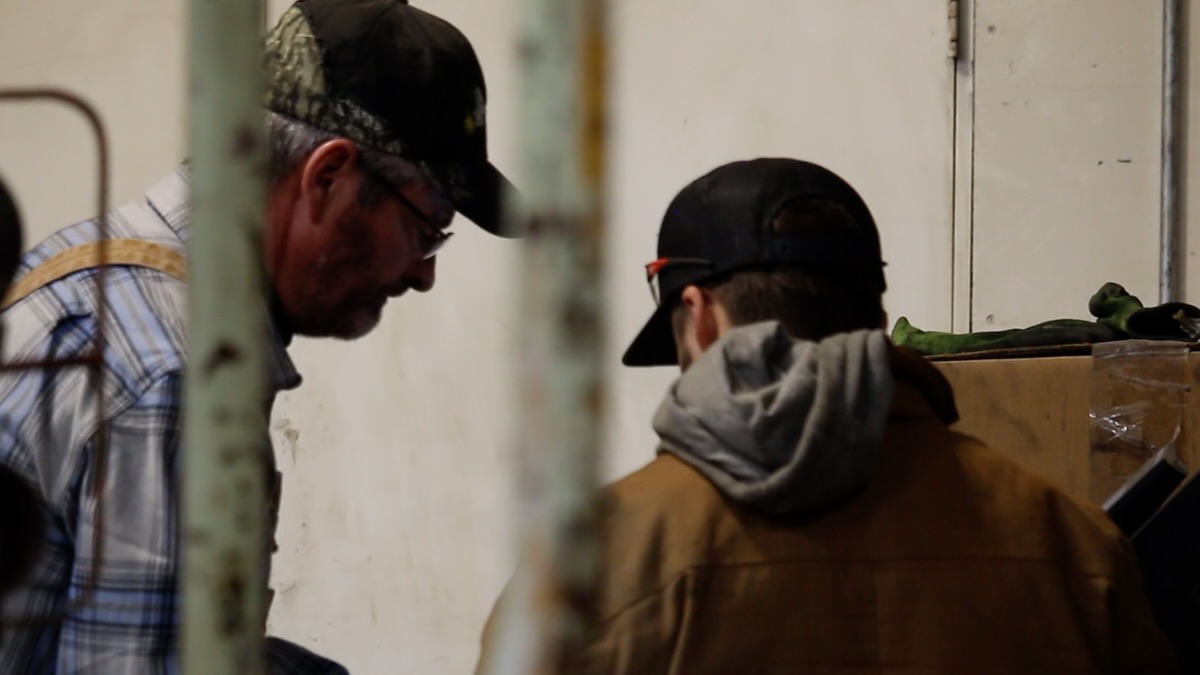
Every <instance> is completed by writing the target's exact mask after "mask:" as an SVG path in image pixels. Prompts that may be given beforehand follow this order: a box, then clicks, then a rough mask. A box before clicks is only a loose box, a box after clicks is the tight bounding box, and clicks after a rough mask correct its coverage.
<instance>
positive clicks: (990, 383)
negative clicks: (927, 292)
mask: <svg viewBox="0 0 1200 675" xmlns="http://www.w3.org/2000/svg"><path fill="white" fill-rule="evenodd" d="M1126 344H1133V343H1126ZM1143 344H1144V343H1143ZM1123 346H1124V345H1121V344H1120V343H1112V344H1111V345H1109V346H1106V347H1104V348H1103V349H1108V350H1111V349H1114V348H1118V349H1119V348H1122V347H1123ZM1176 346H1177V347H1179V348H1180V352H1178V358H1177V359H1174V360H1173V361H1170V360H1168V362H1163V361H1155V360H1153V359H1151V360H1148V361H1147V360H1143V361H1141V362H1127V363H1125V365H1124V366H1123V368H1124V370H1123V372H1120V373H1116V374H1114V371H1113V369H1112V367H1111V366H1112V365H1113V363H1112V362H1111V361H1109V360H1106V359H1105V358H1103V357H1102V355H1101V356H1097V357H1093V356H1092V355H1091V354H1090V353H1086V352H1088V351H1090V348H1088V347H1087V346H1074V347H1073V348H1059V349H1055V350H1040V353H1041V354H1042V355H1040V356H1039V355H1031V354H1036V353H1038V351H1023V352H1021V353H1019V354H1013V353H1008V354H1003V355H1000V357H999V358H996V357H994V356H993V357H991V358H962V357H953V358H949V359H941V360H937V359H935V365H936V366H937V367H938V368H939V369H940V370H941V371H942V373H944V374H945V375H946V377H947V378H948V379H949V380H950V384H951V385H952V386H953V387H954V393H955V399H956V401H957V403H958V411H959V415H960V421H959V422H958V424H957V425H955V427H954V428H955V429H957V430H959V431H962V432H963V433H966V434H970V435H972V436H975V437H977V438H979V439H982V440H983V441H985V442H987V443H988V444H989V445H991V446H992V447H994V448H996V449H997V450H1000V451H1002V452H1005V453H1008V454H1010V455H1011V456H1012V457H1014V458H1016V459H1017V460H1018V461H1019V462H1021V463H1022V464H1024V465H1025V466H1026V467H1027V468H1029V469H1030V470H1032V471H1034V472H1035V473H1037V474H1040V475H1042V476H1044V477H1046V478H1049V479H1050V480H1052V481H1054V482H1056V483H1058V484H1059V485H1060V486H1061V487H1062V488H1063V489H1065V490H1066V491H1067V492H1069V493H1070V494H1072V495H1074V496H1076V497H1079V498H1081V499H1091V500H1092V501H1095V502H1102V501H1103V500H1104V499H1105V498H1106V496H1107V495H1106V494H1104V495H1101V494H1099V493H1100V492H1101V491H1103V490H1098V489H1097V484H1098V483H1102V482H1103V481H1100V480H1099V479H1097V477H1096V476H1095V475H1093V472H1096V473H1097V475H1108V474H1106V473H1105V472H1109V473H1111V472H1113V471H1114V470H1115V469H1114V465H1113V464H1112V463H1111V462H1110V461H1109V460H1110V457H1109V456H1108V455H1106V454H1105V451H1107V450H1108V449H1110V448H1111V444H1110V445H1106V443H1108V442H1109V441H1111V440H1112V439H1111V438H1106V437H1105V435H1104V433H1103V426H1099V427H1098V426H1097V424H1098V423H1097V422H1096V421H1095V420H1094V418H1093V415H1092V413H1093V411H1094V410H1096V411H1098V412H1099V413H1100V414H1101V416H1104V413H1105V412H1106V411H1110V410H1113V409H1115V408H1114V406H1115V405H1119V404H1122V402H1123V401H1124V402H1128V401H1130V400H1133V401H1135V402H1137V403H1138V404H1139V405H1137V406H1132V407H1134V408H1138V409H1140V410H1142V412H1146V413H1147V414H1145V415H1143V416H1142V417H1140V418H1139V419H1138V422H1137V424H1135V425H1134V426H1135V427H1138V428H1135V429H1133V430H1132V431H1133V432H1136V434H1137V435H1138V437H1139V438H1145V439H1147V440H1148V443H1147V444H1148V445H1155V444H1158V445H1161V444H1162V443H1164V442H1166V440H1169V439H1170V438H1171V437H1172V436H1173V435H1176V434H1177V439H1176V445H1177V447H1178V448H1179V451H1180V454H1181V456H1182V458H1183V460H1184V461H1185V462H1186V463H1187V464H1188V466H1189V468H1190V469H1192V470H1193V471H1194V470H1195V468H1196V464H1197V459H1198V454H1197V450H1196V447H1195V446H1196V445H1197V443H1196V442H1195V440H1194V439H1196V437H1197V434H1198V433H1200V398H1197V399H1196V400H1192V393H1191V391H1192V386H1191V383H1192V381H1193V380H1194V378H1195V375H1194V374H1195V372H1196V368H1197V366H1198V365H1200V354H1198V353H1197V352H1194V351H1187V347H1186V346H1183V345H1176ZM1080 351H1083V352H1085V353H1083V354H1079V352H1080ZM1070 352H1074V353H1075V355H1065V356H1064V355H1061V354H1063V353H1070ZM1046 354H1058V355H1046ZM1155 371H1157V372H1155ZM1176 371H1178V372H1176ZM1163 372H1166V373H1167V378H1168V379H1170V378H1175V379H1177V380H1178V386H1177V387H1175V386H1170V387H1167V391H1166V394H1165V395H1164V396H1165V398H1161V399H1159V400H1151V401H1146V400H1143V399H1145V398H1146V397H1145V396H1143V395H1142V394H1144V392H1142V393H1138V392H1136V391H1130V389H1131V388H1134V389H1136V388H1137V387H1139V386H1141V384H1142V381H1143V380H1144V379H1147V378H1148V379H1155V378H1161V377H1162V376H1163ZM1151 398H1153V397H1151ZM1142 404H1144V405H1142ZM1117 445H1120V442H1117ZM1093 446H1095V447H1096V448H1097V449H1098V450H1100V451H1101V452H1099V453H1098V454H1097V456H1096V457H1095V458H1093V452H1092V449H1093ZM1120 463H1121V462H1118V464H1120ZM1136 465H1140V460H1138V461H1137V462H1136V463H1135V462H1134V460H1133V459H1132V458H1130V459H1126V460H1123V466H1121V467H1117V468H1120V469H1122V470H1124V471H1130V472H1131V470H1130V467H1131V466H1132V467H1133V468H1134V469H1135V468H1136ZM1101 487H1102V486H1101Z"/></svg>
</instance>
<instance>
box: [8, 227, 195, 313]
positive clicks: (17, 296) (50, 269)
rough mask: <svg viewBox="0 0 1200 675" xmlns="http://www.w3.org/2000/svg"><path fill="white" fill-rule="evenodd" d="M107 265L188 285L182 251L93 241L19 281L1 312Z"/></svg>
mask: <svg viewBox="0 0 1200 675" xmlns="http://www.w3.org/2000/svg"><path fill="white" fill-rule="evenodd" d="M104 243H107V248H106V250H105V251H104V258H103V259H101V257H100V255H101V251H100V247H101V245H102V244H104ZM104 265H132V266H135V267H147V268H149V269H152V270H158V271H159V272H162V273H163V274H166V275H168V276H171V277H174V278H176V279H178V280H180V281H187V256H186V255H184V253H183V252H182V251H180V250H178V249H175V248H172V247H170V246H166V245H163V244H156V243H154V242H150V241H144V240H141V239H110V240H108V241H107V242H99V241H93V242H89V243H87V244H81V245H79V246H75V247H74V248H69V249H67V250H65V251H62V252H61V253H57V254H55V255H53V256H51V257H50V258H48V259H47V260H46V261H45V262H43V263H42V264H41V265H38V266H37V267H35V268H34V269H33V270H32V271H30V272H29V273H28V274H26V275H25V276H23V277H21V278H20V279H18V280H17V282H16V283H15V284H13V285H12V288H10V289H9V290H8V294H7V295H5V296H4V301H3V302H2V303H0V311H3V310H6V309H8V308H9V307H11V306H12V305H14V304H16V303H17V302H20V301H21V300H23V299H24V298H25V297H26V296H28V295H29V294H30V293H33V292H34V291H36V290H38V289H39V288H42V287H43V286H46V285H48V284H51V283H54V282H55V281H58V280H59V279H62V278H63V277H65V276H67V275H69V274H74V273H76V272H82V271H83V270H87V269H92V268H95V267H101V266H104Z"/></svg>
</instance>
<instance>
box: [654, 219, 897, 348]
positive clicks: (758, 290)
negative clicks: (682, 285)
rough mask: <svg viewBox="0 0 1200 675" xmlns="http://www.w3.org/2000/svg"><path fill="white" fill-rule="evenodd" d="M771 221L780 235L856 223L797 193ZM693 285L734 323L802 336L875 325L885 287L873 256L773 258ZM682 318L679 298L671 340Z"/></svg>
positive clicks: (842, 227) (684, 314)
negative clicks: (821, 260)
mask: <svg viewBox="0 0 1200 675" xmlns="http://www.w3.org/2000/svg"><path fill="white" fill-rule="evenodd" d="M771 227H772V230H773V231H774V232H775V233H776V234H780V235H789V234H793V235H805V234H820V233H822V232H827V231H829V230H831V229H840V230H845V229H857V228H859V227H860V225H858V224H857V223H855V222H854V218H853V217H852V216H851V215H850V213H849V212H848V211H846V209H845V208H843V207H842V206H841V205H839V204H837V203H836V202H833V201H831V200H828V199H814V198H802V199H796V200H793V201H791V202H788V203H787V204H786V205H785V206H784V207H783V208H781V209H780V210H779V213H778V214H776V216H775V219H774V220H773V221H772V223H771ZM699 285H700V286H702V287H704V288H706V289H707V290H708V291H709V292H710V293H712V294H713V296H714V297H715V298H716V299H717V301H718V302H720V303H721V306H722V307H724V308H725V310H726V312H727V313H728V315H729V319H730V321H732V322H733V324H734V325H739V326H740V325H746V324H751V323H757V322H759V321H772V320H774V321H779V322H780V323H781V324H782V325H783V327H784V329H785V330H787V331H788V333H789V334H790V335H791V336H792V337H795V338H799V339H804V340H820V339H822V338H824V337H827V336H829V335H833V334H834V333H845V332H849V331H853V330H859V329H872V328H878V327H879V325H880V322H881V321H882V319H883V315H884V314H883V292H884V291H885V290H886V289H887V284H886V282H885V281H884V277H883V269H882V267H880V265H879V263H878V262H877V261H871V264H865V265H863V266H850V267H847V266H845V265H836V266H835V265H828V266H826V265H815V264H804V265H796V264H779V263H776V264H773V265H768V266H762V267H754V268H750V269H743V270H738V271H734V272H732V273H730V274H728V275H724V276H721V277H716V278H715V279H712V280H709V281H704V282H702V283H700V284H699ZM686 321H687V312H686V310H685V309H684V307H683V305H682V304H681V305H680V306H678V307H676V308H675V311H674V313H673V314H672V317H671V323H672V326H673V327H674V330H675V339H676V342H677V343H678V342H679V339H680V337H681V336H682V334H683V327H684V326H685V325H686Z"/></svg>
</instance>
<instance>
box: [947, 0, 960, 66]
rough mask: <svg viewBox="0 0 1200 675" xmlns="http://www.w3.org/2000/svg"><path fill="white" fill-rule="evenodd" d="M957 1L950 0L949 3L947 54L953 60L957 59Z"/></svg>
mask: <svg viewBox="0 0 1200 675" xmlns="http://www.w3.org/2000/svg"><path fill="white" fill-rule="evenodd" d="M958 2H959V0H950V5H949V16H948V20H949V22H950V23H949V27H950V47H949V50H948V52H947V54H946V55H947V56H949V57H950V58H952V59H954V60H956V61H957V60H958V26H959V21H958Z"/></svg>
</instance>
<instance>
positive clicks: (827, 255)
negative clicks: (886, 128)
mask: <svg viewBox="0 0 1200 675" xmlns="http://www.w3.org/2000/svg"><path fill="white" fill-rule="evenodd" d="M804 198H820V199H827V200H829V201H832V202H834V203H836V204H838V205H839V206H841V207H842V208H844V209H845V210H846V211H847V212H848V213H849V214H850V216H851V218H852V219H853V221H854V223H855V226H856V227H854V228H853V229H851V228H845V229H841V230H837V231H828V232H821V233H820V234H819V235H813V234H804V235H779V234H775V233H774V231H773V228H772V223H773V221H774V220H775V217H776V215H778V213H779V211H780V210H781V209H782V208H783V207H784V206H786V205H787V204H788V203H789V202H791V201H793V200H796V199H804ZM779 264H796V265H800V266H803V265H808V266H814V265H819V266H826V267H828V266H844V267H854V268H861V269H862V270H863V272H864V274H878V275H879V277H880V283H881V284H882V283H883V275H882V269H881V268H882V266H883V265H884V262H883V258H882V254H881V251H880V245H879V232H878V230H876V228H875V220H874V219H873V218H872V217H871V212H870V210H868V209H867V205H866V204H865V203H864V202H863V200H862V198H861V197H860V196H859V195H858V193H857V192H856V191H855V190H854V188H853V187H851V186H850V184H849V183H847V182H846V181H844V180H842V179H841V178H840V177H839V176H838V175H837V174H835V173H833V172H832V171H830V170H828V169H826V168H824V167H822V166H818V165H816V164H812V163H810V162H803V161H800V160H795V159H780V158H764V159H754V160H749V161H742V162H733V163H730V164H725V165H724V166H720V167H718V168H716V169H714V170H713V171H711V172H709V173H708V174H706V175H704V176H702V177H700V178H698V179H696V180H695V181H692V183H690V184H689V185H688V186H687V187H685V188H684V189H683V190H682V191H681V192H680V193H679V194H678V195H676V197H675V199H674V200H672V202H671V205H670V206H669V207H668V208H667V212H666V215H664V216H663V220H662V226H661V227H660V228H659V233H658V259H657V260H655V261H654V262H652V263H650V264H648V265H646V278H647V280H648V281H649V283H650V286H651V292H652V294H653V295H654V299H655V301H656V302H657V304H658V307H657V309H656V310H655V312H654V314H653V315H651V317H650V320H649V321H647V322H646V325H645V326H644V327H643V328H642V330H641V332H640V333H638V335H637V337H636V338H634V340H633V343H632V344H630V345H629V349H628V350H627V351H626V352H625V356H624V358H623V359H622V362H623V363H624V364H625V365H627V366H665V365H675V364H676V363H678V353H677V351H676V348H675V337H674V333H673V331H672V328H671V312H672V310H673V309H674V305H675V301H676V300H677V299H678V297H679V295H680V293H682V292H683V289H684V288H685V287H687V286H689V285H692V284H697V283H701V282H704V281H706V280H711V279H713V278H715V277H720V276H722V275H725V274H728V273H730V272H735V271H738V270H742V269H747V268H753V267H763V266H768V265H770V266H774V265H779ZM880 290H883V289H882V288H881V289H880Z"/></svg>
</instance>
